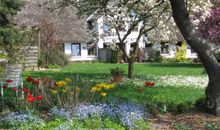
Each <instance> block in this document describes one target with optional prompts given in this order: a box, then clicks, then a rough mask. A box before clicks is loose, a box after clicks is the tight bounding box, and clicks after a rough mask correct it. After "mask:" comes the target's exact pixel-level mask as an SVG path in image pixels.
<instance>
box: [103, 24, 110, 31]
mask: <svg viewBox="0 0 220 130" xmlns="http://www.w3.org/2000/svg"><path fill="white" fill-rule="evenodd" d="M103 30H104V32H105V33H108V32H109V31H110V29H109V25H108V24H107V23H104V24H103Z"/></svg>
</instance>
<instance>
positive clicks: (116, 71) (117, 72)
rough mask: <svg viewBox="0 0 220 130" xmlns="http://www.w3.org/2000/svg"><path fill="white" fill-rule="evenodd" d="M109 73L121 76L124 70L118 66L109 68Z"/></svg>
mask: <svg viewBox="0 0 220 130" xmlns="http://www.w3.org/2000/svg"><path fill="white" fill-rule="evenodd" d="M110 73H111V75H112V76H122V75H123V74H124V70H123V69H121V68H119V67H116V68H111V69H110Z"/></svg>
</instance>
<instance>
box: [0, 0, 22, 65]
mask: <svg viewBox="0 0 220 130" xmlns="http://www.w3.org/2000/svg"><path fill="white" fill-rule="evenodd" d="M22 5H23V1H22V0H0V48H1V50H4V51H6V52H7V56H8V57H9V58H13V59H14V60H15V59H16V57H15V52H16V51H14V50H15V48H16V47H17V46H18V45H19V44H21V43H22V40H23V38H22V37H23V36H24V35H23V34H24V30H23V29H20V28H17V27H15V26H14V25H13V24H12V22H11V16H12V15H15V14H16V13H17V11H18V10H19V9H20V7H21V6H22ZM17 59H18V58H17ZM10 61H12V60H10Z"/></svg>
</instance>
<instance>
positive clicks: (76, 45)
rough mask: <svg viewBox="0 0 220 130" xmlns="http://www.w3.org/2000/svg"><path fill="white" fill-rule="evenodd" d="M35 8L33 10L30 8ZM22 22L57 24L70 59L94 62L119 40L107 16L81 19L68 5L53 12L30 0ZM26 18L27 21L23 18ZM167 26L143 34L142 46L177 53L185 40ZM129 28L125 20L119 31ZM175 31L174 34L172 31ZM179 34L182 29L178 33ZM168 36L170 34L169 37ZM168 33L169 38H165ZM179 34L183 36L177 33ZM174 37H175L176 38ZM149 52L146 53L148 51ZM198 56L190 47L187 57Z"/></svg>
mask: <svg viewBox="0 0 220 130" xmlns="http://www.w3.org/2000/svg"><path fill="white" fill-rule="evenodd" d="M30 8H31V9H33V10H36V11H30V10H29V9H30ZM19 15H20V16H19V17H20V19H21V21H19V20H18V25H21V26H30V27H36V26H38V24H39V23H41V22H42V21H39V20H40V19H41V18H42V17H45V19H47V20H48V21H49V23H52V24H53V25H54V26H55V27H56V35H57V37H59V39H60V43H61V44H62V49H63V52H64V53H65V54H66V55H67V56H68V58H69V60H70V61H93V60H98V56H99V49H102V48H112V47H114V46H116V43H118V42H119V40H118V35H117V34H116V31H115V30H114V29H112V28H110V26H109V25H108V23H107V22H106V21H105V17H104V16H95V15H94V14H92V15H90V16H89V17H83V18H79V17H78V16H77V9H75V8H74V7H68V8H65V9H64V10H62V11H60V10H56V11H53V12H50V11H48V10H47V7H44V6H38V1H35V0H29V2H27V3H26V5H25V7H24V8H23V9H22V10H21V12H19ZM22 18H25V19H26V20H22ZM173 23H174V22H171V23H162V26H161V27H163V26H166V27H168V26H172V27H173V26H175V25H173ZM141 26H142V25H141V23H139V24H138V26H137V28H135V29H134V30H133V31H132V32H131V34H130V35H129V36H128V37H127V38H126V40H125V51H126V53H127V54H129V53H130V51H131V50H132V49H133V45H134V44H133V43H134V42H135V41H136V39H137V37H138V32H139V29H140V28H141ZM172 27H168V28H169V30H167V29H164V30H163V28H157V29H155V31H153V32H149V33H148V34H147V35H143V36H141V39H140V41H139V43H138V45H139V48H141V49H143V50H146V48H147V44H148V43H153V46H152V47H153V48H154V49H156V50H160V51H161V55H162V56H164V57H165V58H172V57H174V56H175V52H176V47H175V45H176V44H177V42H176V43H175V42H172V41H183V39H175V37H176V36H175V35H173V32H175V31H177V30H178V29H176V28H174V29H173V30H170V29H171V28H172ZM128 28H129V24H128V23H127V22H126V21H124V27H123V28H122V29H121V30H120V31H119V34H120V36H123V35H125V34H126V32H127V30H128ZM171 32H172V34H171ZM175 33H176V34H177V35H179V34H180V33H179V31H177V32H175ZM166 35H169V36H166ZM163 36H165V37H166V38H163ZM177 37H180V36H177ZM173 38H174V39H173ZM160 41H166V43H165V44H161V42H160ZM146 53H147V52H146ZM194 57H196V54H195V53H192V50H191V49H190V47H188V49H187V58H194Z"/></svg>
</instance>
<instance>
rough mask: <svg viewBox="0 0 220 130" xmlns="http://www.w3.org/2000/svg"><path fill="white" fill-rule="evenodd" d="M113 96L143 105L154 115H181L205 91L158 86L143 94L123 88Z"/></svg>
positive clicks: (200, 97)
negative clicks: (171, 113)
mask: <svg viewBox="0 0 220 130" xmlns="http://www.w3.org/2000/svg"><path fill="white" fill-rule="evenodd" d="M112 96H113V97H117V98H118V99H120V100H123V101H131V102H135V103H138V104H143V105H145V106H147V108H148V109H150V111H151V112H152V113H154V114H157V113H166V112H175V113H181V112H183V111H186V110H188V109H190V108H192V107H194V106H195V104H196V103H197V101H198V100H199V99H202V98H203V97H204V89H199V88H193V87H185V86H182V87H174V86H166V87H163V86H156V87H147V88H145V89H144V91H143V92H138V91H136V90H135V88H132V87H126V86H121V87H119V88H118V89H117V91H114V92H113V93H112Z"/></svg>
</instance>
